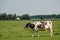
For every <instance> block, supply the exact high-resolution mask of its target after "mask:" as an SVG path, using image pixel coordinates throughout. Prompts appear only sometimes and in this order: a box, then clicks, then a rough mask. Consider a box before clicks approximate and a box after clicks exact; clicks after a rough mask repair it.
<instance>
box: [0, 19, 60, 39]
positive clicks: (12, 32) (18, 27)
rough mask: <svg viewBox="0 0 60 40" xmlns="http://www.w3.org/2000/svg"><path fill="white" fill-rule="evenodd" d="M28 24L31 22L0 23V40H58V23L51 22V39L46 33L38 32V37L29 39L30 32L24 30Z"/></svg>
mask: <svg viewBox="0 0 60 40" xmlns="http://www.w3.org/2000/svg"><path fill="white" fill-rule="evenodd" d="M28 22H32V21H29V20H25V21H24V20H21V21H10V20H9V21H0V40H60V21H52V22H53V37H52V38H51V37H50V35H49V32H48V31H39V33H40V37H37V36H36V35H35V37H31V35H32V30H31V29H25V28H24V27H25V25H26V23H28Z"/></svg>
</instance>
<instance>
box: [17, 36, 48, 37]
mask: <svg viewBox="0 0 60 40" xmlns="http://www.w3.org/2000/svg"><path fill="white" fill-rule="evenodd" d="M17 37H32V36H17ZM34 37H38V36H34ZM39 37H48V36H39Z"/></svg>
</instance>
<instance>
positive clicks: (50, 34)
mask: <svg viewBox="0 0 60 40" xmlns="http://www.w3.org/2000/svg"><path fill="white" fill-rule="evenodd" d="M52 33H53V31H52V28H50V36H51V37H52Z"/></svg>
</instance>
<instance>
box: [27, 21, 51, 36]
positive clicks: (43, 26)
mask: <svg viewBox="0 0 60 40" xmlns="http://www.w3.org/2000/svg"><path fill="white" fill-rule="evenodd" d="M26 27H27V28H31V29H32V30H33V31H36V32H38V31H39V30H49V32H50V36H51V37H52V21H42V22H32V23H27V24H26ZM33 36H34V32H33V35H32V37H33ZM38 37H39V35H38Z"/></svg>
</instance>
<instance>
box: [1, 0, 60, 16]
mask: <svg viewBox="0 0 60 40" xmlns="http://www.w3.org/2000/svg"><path fill="white" fill-rule="evenodd" d="M0 13H7V14H10V13H12V14H14V13H15V14H17V15H23V14H29V15H51V14H60V0H0Z"/></svg>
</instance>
